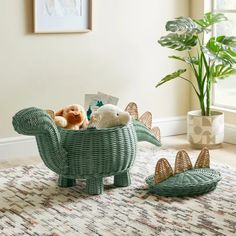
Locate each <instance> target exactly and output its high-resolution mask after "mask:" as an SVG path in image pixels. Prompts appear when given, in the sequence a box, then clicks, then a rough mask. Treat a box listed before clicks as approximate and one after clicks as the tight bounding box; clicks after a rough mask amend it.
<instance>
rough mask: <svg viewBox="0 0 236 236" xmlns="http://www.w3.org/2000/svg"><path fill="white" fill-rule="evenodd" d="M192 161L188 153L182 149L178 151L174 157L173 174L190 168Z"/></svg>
mask: <svg viewBox="0 0 236 236" xmlns="http://www.w3.org/2000/svg"><path fill="white" fill-rule="evenodd" d="M192 168H193V166H192V163H191V160H190V158H189V156H188V153H187V152H186V151H184V150H180V151H178V153H177V155H176V159H175V174H177V173H181V172H184V171H186V170H189V169H192Z"/></svg>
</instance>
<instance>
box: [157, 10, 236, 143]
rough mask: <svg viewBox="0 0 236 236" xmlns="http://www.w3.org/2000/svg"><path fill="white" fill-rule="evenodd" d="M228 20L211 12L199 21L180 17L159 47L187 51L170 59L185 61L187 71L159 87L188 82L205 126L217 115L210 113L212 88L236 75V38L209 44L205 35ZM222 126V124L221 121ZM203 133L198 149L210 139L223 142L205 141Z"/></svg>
mask: <svg viewBox="0 0 236 236" xmlns="http://www.w3.org/2000/svg"><path fill="white" fill-rule="evenodd" d="M226 20H227V18H226V17H225V16H224V15H223V14H222V13H212V12H209V13H206V14H205V15H204V17H203V18H202V19H197V20H196V19H192V18H190V17H178V18H176V19H174V20H172V21H168V22H167V23H166V30H167V31H170V33H169V34H167V35H166V36H163V37H161V38H160V40H158V43H159V44H160V45H161V46H163V47H167V48H171V49H174V50H176V51H184V52H185V53H184V56H183V57H181V56H179V55H178V56H177V55H173V56H170V57H169V58H171V59H174V60H179V61H182V62H183V63H185V64H186V66H187V67H185V68H182V69H179V70H177V71H175V72H173V73H171V74H168V75H166V76H165V77H164V78H163V79H161V80H160V81H159V83H158V84H157V85H156V87H159V86H160V85H162V84H164V83H166V82H168V81H171V80H174V79H177V78H179V79H182V80H185V81H186V82H188V83H189V84H190V85H191V86H192V88H193V90H194V92H195V94H196V96H197V98H198V101H199V105H200V109H201V114H197V115H198V116H199V115H201V116H203V118H202V119H203V121H202V123H204V124H206V123H208V122H207V117H209V119H210V117H211V116H215V115H216V113H215V112H212V111H211V109H210V106H211V91H212V86H213V84H214V83H216V82H217V80H218V79H224V78H226V77H229V76H231V75H233V74H236V68H235V67H234V66H235V63H236V37H235V36H225V35H220V36H215V37H210V38H209V39H208V40H207V41H206V40H205V38H206V37H204V36H205V34H206V33H209V32H210V29H211V28H212V26H213V25H214V24H217V23H220V22H222V21H226ZM187 69H190V70H191V71H192V74H193V77H194V80H193V79H192V80H191V79H190V78H186V77H185V76H184V73H185V72H186V70H187ZM204 117H205V118H204ZM209 121H210V120H209ZM220 122H221V123H222V121H220ZM190 123H194V121H192V120H191V121H190ZM196 123H198V126H199V121H196ZM215 123H216V122H215ZM203 126H204V125H203ZM194 129H196V127H194ZM200 129H202V127H199V128H197V130H198V133H199V135H198V136H199V137H198V138H197V143H198V144H200V146H199V147H201V140H200V139H205V141H204V142H203V143H206V144H208V143H209V142H211V139H220V138H219V137H218V138H217V137H215V135H213V136H214V137H212V136H209V137H203V133H204V131H202V132H203V133H202V132H201V130H200ZM219 132H220V131H219ZM208 133H209V132H208ZM188 136H189V135H188ZM206 139H207V140H206ZM221 139H222V135H221ZM215 141H216V140H215ZM191 142H193V137H190V143H191ZM216 142H218V141H216Z"/></svg>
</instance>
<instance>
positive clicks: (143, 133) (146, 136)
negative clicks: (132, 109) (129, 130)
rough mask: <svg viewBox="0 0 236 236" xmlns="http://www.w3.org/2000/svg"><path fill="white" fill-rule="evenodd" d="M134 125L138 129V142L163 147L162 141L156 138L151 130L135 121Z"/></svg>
mask: <svg viewBox="0 0 236 236" xmlns="http://www.w3.org/2000/svg"><path fill="white" fill-rule="evenodd" d="M133 124H134V126H135V129H136V133H137V138H138V141H147V142H149V143H152V144H154V145H156V146H161V141H160V139H158V138H157V137H156V136H155V133H153V132H150V130H149V129H147V127H146V126H145V125H144V124H143V123H141V122H140V121H138V120H135V119H133ZM155 129H158V130H159V128H158V127H155ZM155 131H156V130H155ZM156 133H157V131H156Z"/></svg>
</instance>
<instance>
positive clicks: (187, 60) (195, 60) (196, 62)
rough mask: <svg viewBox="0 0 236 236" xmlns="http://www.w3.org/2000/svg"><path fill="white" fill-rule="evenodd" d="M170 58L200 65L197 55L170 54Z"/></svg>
mask: <svg viewBox="0 0 236 236" xmlns="http://www.w3.org/2000/svg"><path fill="white" fill-rule="evenodd" d="M169 58H172V59H175V60H179V61H183V62H186V63H188V64H195V65H198V58H197V57H178V56H169Z"/></svg>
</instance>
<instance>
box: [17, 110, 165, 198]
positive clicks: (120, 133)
mask: <svg viewBox="0 0 236 236" xmlns="http://www.w3.org/2000/svg"><path fill="white" fill-rule="evenodd" d="M13 126H14V128H15V130H16V131H17V132H18V133H20V134H25V135H34V136H35V137H36V141H37V146H38V149H39V153H40V156H41V158H42V160H43V161H44V163H45V165H46V166H47V167H48V168H49V169H51V170H52V171H54V172H56V173H57V174H58V175H59V180H58V184H59V186H61V187H71V186H74V185H75V184H76V179H77V178H80V179H86V192H87V193H89V194H100V193H102V192H103V177H106V176H114V185H115V186H119V187H125V186H128V185H129V184H130V183H131V180H130V174H129V170H130V168H131V167H132V165H133V163H134V160H135V157H136V150H137V141H139V140H141V141H143V140H146V141H148V142H151V143H153V144H155V145H157V146H160V145H161V144H160V141H159V140H158V139H157V138H156V137H155V135H154V134H153V133H152V132H150V130H149V129H148V128H147V127H146V126H145V125H144V124H142V123H141V122H139V121H138V120H133V121H132V122H131V123H129V124H128V125H125V126H118V127H114V128H106V129H94V128H90V129H81V130H66V129H62V128H58V127H57V126H56V125H55V123H54V121H53V120H52V118H51V117H50V116H49V115H48V113H47V112H46V111H44V110H42V109H39V108H35V107H31V108H26V109H23V110H21V111H19V112H18V113H17V114H16V115H15V116H14V117H13Z"/></svg>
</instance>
